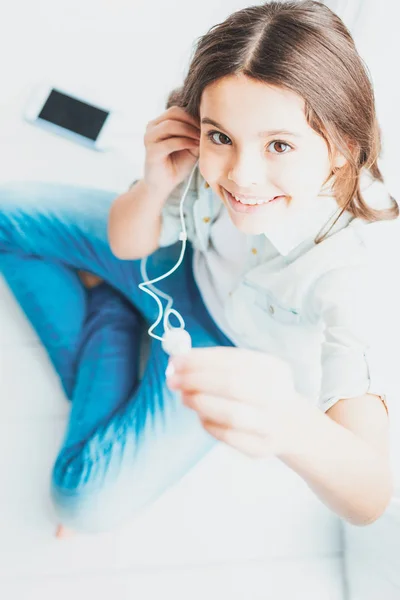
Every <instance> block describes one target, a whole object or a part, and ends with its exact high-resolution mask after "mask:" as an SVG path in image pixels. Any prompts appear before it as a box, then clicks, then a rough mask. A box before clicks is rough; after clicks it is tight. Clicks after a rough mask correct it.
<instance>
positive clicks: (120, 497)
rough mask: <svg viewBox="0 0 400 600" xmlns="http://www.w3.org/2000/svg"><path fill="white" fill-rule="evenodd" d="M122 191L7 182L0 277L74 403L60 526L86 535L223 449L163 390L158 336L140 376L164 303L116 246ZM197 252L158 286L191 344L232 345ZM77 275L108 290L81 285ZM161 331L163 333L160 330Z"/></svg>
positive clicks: (55, 480)
mask: <svg viewBox="0 0 400 600" xmlns="http://www.w3.org/2000/svg"><path fill="white" fill-rule="evenodd" d="M116 196H117V194H114V193H112V192H107V191H103V190H97V189H91V188H84V187H78V186H73V185H66V184H55V183H41V182H10V183H5V184H2V185H1V186H0V270H1V273H2V274H3V276H4V278H5V280H6V282H7V284H8V286H9V287H10V289H11V291H12V293H13V294H14V296H15V298H16V300H17V301H18V303H19V304H20V306H21V308H22V310H23V311H24V312H25V314H26V316H27V317H28V319H29V320H30V322H31V323H32V325H33V327H34V329H35V330H36V332H37V334H38V337H39V339H40V340H41V342H42V343H43V344H44V346H45V348H46V350H47V353H48V355H49V358H50V360H51V362H52V364H53V365H54V367H55V369H56V371H57V373H58V375H59V377H60V381H61V384H62V386H63V389H64V390H65V393H66V396H67V397H68V398H69V399H70V400H71V410H70V414H69V422H68V425H67V428H66V432H65V436H64V439H63V441H62V445H61V448H60V451H59V454H58V456H57V458H56V461H55V464H54V467H53V471H52V475H51V485H50V490H51V497H52V500H53V503H54V506H55V509H56V512H57V515H58V516H59V518H60V521H61V522H62V523H63V524H64V525H66V526H67V527H71V528H73V529H75V530H81V531H85V532H97V531H104V530H108V529H112V528H113V527H115V526H117V525H119V524H120V523H122V522H123V521H124V520H125V519H127V518H131V517H133V516H134V515H135V514H137V513H138V512H139V511H140V510H141V509H142V508H143V507H145V506H148V505H149V504H150V503H151V502H153V501H154V500H156V499H157V498H158V497H159V496H160V495H161V494H162V493H163V492H164V490H166V489H167V488H168V487H169V486H171V485H173V484H174V483H176V482H177V481H178V480H179V479H180V478H181V477H182V476H183V475H184V474H185V473H186V472H187V471H188V470H189V469H190V468H191V467H193V466H194V465H195V464H196V463H197V462H198V461H199V460H200V459H201V458H202V457H204V456H205V455H206V453H207V452H208V451H209V450H211V449H212V448H213V446H214V445H215V444H216V443H217V442H216V440H215V439H214V438H212V437H211V436H210V435H209V434H208V433H207V432H206V431H205V430H204V429H203V428H202V426H201V423H200V420H199V418H198V416H197V414H196V413H195V412H194V411H192V410H190V409H188V408H187V407H185V406H184V405H183V404H182V403H181V402H180V400H179V396H178V395H177V394H176V393H175V392H173V391H171V390H170V389H168V387H167V386H166V381H165V369H166V366H167V362H168V356H167V355H166V354H165V352H164V351H163V350H162V347H161V344H160V342H159V341H158V340H154V339H153V338H151V342H150V344H149V349H148V359H147V363H146V365H145V368H144V372H143V375H142V376H140V372H139V358H140V353H141V351H142V348H141V343H140V342H141V335H142V332H143V326H144V325H147V327H148V326H149V325H150V324H151V323H153V322H154V321H155V320H156V318H157V314H158V308H157V305H156V302H155V300H154V299H152V298H151V297H150V296H149V295H148V294H146V293H145V292H143V291H141V290H139V289H138V287H137V286H138V283H140V281H141V280H142V279H141V275H140V261H139V260H120V259H118V258H117V257H115V256H114V255H113V253H112V251H111V249H110V246H109V243H108V237H107V221H108V213H109V209H110V206H111V204H112V202H113V200H114V199H115V198H116ZM179 252H180V243H179V244H176V245H174V246H170V247H168V248H160V249H159V250H157V251H156V252H155V253H154V254H153V255H152V256H151V257H149V259H148V264H147V271H148V276H149V278H153V277H156V276H158V275H161V274H162V273H165V272H167V271H168V270H169V269H170V268H172V266H173V265H174V264H175V262H176V260H177V258H178V256H179ZM192 256H193V249H192V247H191V246H190V244H188V246H187V251H186V256H185V258H184V261H183V263H182V265H181V266H180V267H179V268H178V269H177V271H175V273H173V274H172V275H171V276H169V277H168V278H167V279H165V280H163V281H161V282H160V283H158V284H157V285H158V286H159V287H160V289H162V290H163V291H165V292H167V293H169V294H170V295H171V296H172V297H173V299H174V308H176V309H177V310H179V312H180V313H181V314H182V316H183V318H184V319H185V322H186V327H187V329H188V331H189V332H190V334H191V336H192V339H193V346H216V345H219V346H232V345H233V343H232V342H231V340H229V339H228V338H227V337H226V336H225V335H224V334H223V333H222V332H221V331H220V330H219V329H218V327H217V326H216V324H215V323H214V321H213V320H212V318H211V317H210V315H209V313H208V312H207V309H206V307H205V306H204V303H203V302H202V299H201V296H200V293H199V290H198V288H197V286H196V283H195V281H194V279H193V272H192ZM80 269H81V270H87V271H89V272H91V273H94V274H96V275H99V276H100V277H101V278H103V279H104V283H102V284H100V285H99V286H97V287H95V288H92V289H90V290H89V289H87V288H85V287H84V286H83V284H82V282H81V280H80V278H79V276H78V274H77V270H80ZM162 302H163V301H162ZM163 304H164V305H165V303H164V302H163ZM173 319H174V317H172V319H171V320H172V322H173V323H174V321H173ZM155 333H157V334H158V335H162V333H163V332H162V329H161V326H159V327H158V328H157V329H156V330H155Z"/></svg>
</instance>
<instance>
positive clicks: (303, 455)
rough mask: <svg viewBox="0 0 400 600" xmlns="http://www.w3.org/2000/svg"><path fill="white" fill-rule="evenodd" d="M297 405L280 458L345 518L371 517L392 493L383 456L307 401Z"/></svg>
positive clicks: (367, 519)
mask: <svg viewBox="0 0 400 600" xmlns="http://www.w3.org/2000/svg"><path fill="white" fill-rule="evenodd" d="M300 400H304V398H300ZM301 404H302V407H301V410H300V415H296V423H293V425H292V426H291V431H289V430H288V432H287V436H288V437H287V440H288V443H287V444H286V445H285V447H284V448H283V449H282V452H280V453H279V454H278V457H279V458H280V459H281V460H282V461H283V462H284V463H285V464H286V465H288V466H289V467H290V468H291V469H293V470H294V471H295V472H296V473H298V474H299V475H300V476H301V477H302V478H303V479H304V480H305V482H306V483H307V484H308V485H309V486H310V488H311V489H312V490H313V491H314V492H315V493H316V494H317V495H318V496H319V498H320V499H321V500H322V501H323V502H324V503H325V504H326V505H327V506H329V508H331V509H332V510H333V511H334V512H336V513H337V514H338V515H339V516H341V517H342V518H344V519H345V520H346V521H348V522H350V523H352V524H354V525H367V524H369V523H371V522H373V521H375V520H376V519H377V518H378V517H379V516H380V515H381V514H382V512H383V511H384V510H385V508H386V506H387V504H388V502H389V500H390V497H391V494H392V479H391V473H390V466H389V461H388V459H387V457H385V456H384V455H380V454H379V453H378V451H377V450H375V449H374V448H373V447H372V446H370V445H368V444H367V443H366V442H365V441H364V440H363V439H361V438H359V437H357V436H356V435H355V434H354V433H353V432H352V431H350V430H348V429H346V428H345V427H343V426H342V425H339V424H338V423H336V422H335V421H334V420H332V419H331V418H330V417H329V416H327V415H326V414H324V413H322V412H321V411H320V410H319V409H318V408H316V407H314V406H312V405H310V404H309V403H307V402H306V401H305V400H304V403H303V402H302V403H301Z"/></svg>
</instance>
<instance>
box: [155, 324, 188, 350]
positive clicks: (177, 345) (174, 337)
mask: <svg viewBox="0 0 400 600" xmlns="http://www.w3.org/2000/svg"><path fill="white" fill-rule="evenodd" d="M162 347H163V350H164V351H165V352H166V353H167V354H169V355H170V356H177V355H178V354H186V353H187V352H189V351H190V349H191V347H192V338H191V337H190V334H189V333H188V332H187V331H186V329H181V328H179V327H174V328H172V329H167V331H166V332H165V333H164V335H163V337H162Z"/></svg>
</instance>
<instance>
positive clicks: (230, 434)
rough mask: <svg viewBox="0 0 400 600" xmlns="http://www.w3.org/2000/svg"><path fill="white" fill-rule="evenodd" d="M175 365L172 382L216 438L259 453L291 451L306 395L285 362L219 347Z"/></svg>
mask: <svg viewBox="0 0 400 600" xmlns="http://www.w3.org/2000/svg"><path fill="white" fill-rule="evenodd" d="M169 364H170V365H171V364H172V366H173V371H174V372H173V374H172V375H168V373H169V371H170V370H171V369H167V383H168V386H169V387H170V388H171V389H173V390H177V391H180V392H181V394H182V401H183V403H184V404H185V405H186V406H188V407H189V408H191V409H193V410H195V411H196V412H197V413H198V415H199V417H200V420H201V422H202V424H203V427H204V428H205V429H206V430H207V431H208V432H209V433H210V434H211V435H212V436H214V437H215V438H217V439H218V440H221V441H223V442H225V443H227V444H229V445H230V446H233V447H234V448H236V449H237V450H240V451H241V452H243V453H245V454H247V455H249V456H253V457H260V458H262V457H266V456H269V455H271V454H274V455H278V454H279V453H282V452H284V451H285V450H288V448H289V442H290V441H291V440H293V433H294V431H295V430H296V426H297V418H298V417H299V416H300V415H301V409H302V406H303V402H304V398H303V397H301V396H300V395H299V394H298V393H296V391H295V388H294V384H293V378H292V373H291V370H290V367H289V366H288V365H287V364H286V363H285V362H284V361H283V360H281V359H278V358H276V357H274V356H271V355H268V354H265V353H262V352H257V351H254V350H246V349H242V348H235V347H222V346H221V347H220V346H217V347H210V348H194V349H192V350H191V351H190V352H189V353H188V354H186V355H181V356H175V357H172V358H171V359H170V363H169Z"/></svg>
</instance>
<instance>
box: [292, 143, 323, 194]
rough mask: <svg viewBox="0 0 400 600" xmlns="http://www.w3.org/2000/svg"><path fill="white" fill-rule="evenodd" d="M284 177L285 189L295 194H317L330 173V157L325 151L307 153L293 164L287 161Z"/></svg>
mask: <svg viewBox="0 0 400 600" xmlns="http://www.w3.org/2000/svg"><path fill="white" fill-rule="evenodd" d="M285 167H286V168H285V175H284V177H283V179H282V184H283V185H284V186H285V187H284V189H286V190H288V191H289V192H290V193H292V194H293V195H295V196H303V195H307V196H309V195H317V194H318V193H319V191H320V189H321V187H322V184H323V182H324V181H325V180H326V178H327V176H328V174H329V158H328V155H327V154H326V150H325V151H324V152H322V151H321V149H319V151H317V150H316V151H314V152H311V153H305V154H304V155H302V156H301V157H300V155H298V157H297V160H296V161H292V162H291V164H289V162H288V163H286V165H285Z"/></svg>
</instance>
